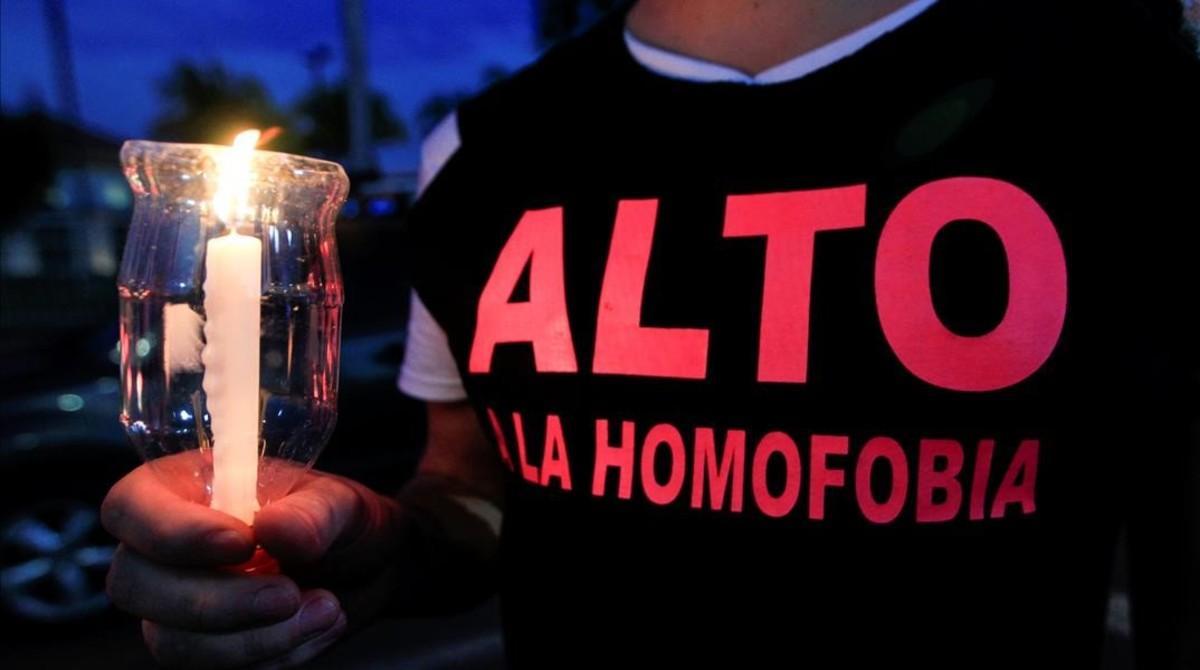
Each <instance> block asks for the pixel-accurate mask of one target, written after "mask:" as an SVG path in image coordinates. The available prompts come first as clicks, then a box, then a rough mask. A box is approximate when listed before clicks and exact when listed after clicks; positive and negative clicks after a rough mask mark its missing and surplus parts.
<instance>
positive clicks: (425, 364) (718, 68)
mask: <svg viewBox="0 0 1200 670" xmlns="http://www.w3.org/2000/svg"><path fill="white" fill-rule="evenodd" d="M934 2H936V0H914V1H913V2H910V3H908V4H907V5H905V6H903V7H901V8H900V9H897V10H896V11H894V12H892V13H891V14H888V15H887V16H884V17H883V18H881V19H879V20H877V21H875V22H873V23H870V24H868V25H866V26H864V27H862V28H860V29H858V30H856V31H854V32H852V33H849V34H847V35H844V36H842V37H839V38H838V39H836V40H834V41H832V42H829V43H828V44H826V45H825V46H822V47H818V48H816V49H813V50H812V51H809V52H807V53H803V54H800V55H799V56H796V57H795V58H792V59H789V60H787V61H785V62H783V63H780V64H779V65H776V66H773V67H771V68H768V69H766V70H764V71H762V72H759V73H758V74H756V75H750V74H746V73H744V72H741V71H739V70H735V69H734V68H731V67H728V66H725V65H719V64H717V63H712V62H709V61H704V60H700V59H697V58H693V57H691V56H684V55H682V54H679V53H675V52H672V51H667V50H665V49H660V48H659V47H655V46H651V45H649V44H646V43H645V42H642V41H641V40H639V39H638V38H637V37H635V36H634V35H633V33H631V32H629V31H628V30H626V31H625V45H626V47H627V48H628V49H629V53H630V55H632V56H633V58H634V59H635V60H636V61H637V62H638V63H640V64H641V65H642V66H644V67H645V68H646V69H648V70H651V71H652V72H655V73H657V74H661V75H663V76H666V77H671V78H674V79H685V80H688V81H696V82H705V83H708V82H738V83H743V84H750V85H755V84H759V85H761V84H775V83H779V82H784V81H791V80H794V79H799V78H801V77H803V76H805V75H808V74H810V73H812V72H814V71H816V70H819V69H821V68H823V67H825V66H827V65H829V64H830V63H833V62H835V61H838V60H841V59H842V58H845V57H847V56H849V55H851V54H853V53H855V52H856V51H858V50H859V49H862V48H863V47H864V46H866V45H867V44H870V43H871V42H873V41H874V40H876V39H878V38H879V37H881V36H883V35H885V34H887V33H889V32H891V31H893V30H895V29H896V28H898V27H900V26H901V25H903V24H905V23H907V22H908V21H909V20H911V19H912V18H914V17H916V16H917V15H918V14H920V13H921V12H923V11H925V10H926V9H928V8H929V7H930V6H932V5H933V4H934ZM461 144H462V139H461V137H460V136H459V132H458V119H457V117H456V116H455V115H454V113H453V112H452V113H450V114H449V115H448V116H447V117H446V118H445V119H443V120H442V122H441V123H439V124H438V125H437V127H435V128H434V129H433V131H432V132H431V133H430V134H429V136H428V137H427V138H426V139H425V142H424V143H423V144H422V145H421V165H420V168H419V169H418V171H417V194H418V195H420V193H421V192H422V191H424V190H425V187H426V186H427V185H428V184H429V183H430V182H431V181H433V178H434V177H435V176H436V175H437V173H438V171H439V170H441V169H442V166H443V165H445V164H446V161H448V160H450V157H451V156H452V155H454V152H455V151H457V150H458V148H459V146H460V145H461ZM410 303H411V309H410V311H409V318H408V338H407V344H406V347H405V354H404V363H403V364H402V365H401V366H400V374H399V377H398V379H397V386H399V388H400V390H401V391H403V392H404V393H406V394H408V395H410V396H413V397H414V398H417V399H420V400H425V401H428V402H452V401H456V400H464V399H466V397H467V392H466V391H465V390H464V389H463V385H462V378H461V377H460V376H459V373H458V367H457V365H456V364H455V362H454V356H453V355H452V354H451V353H450V347H449V345H448V344H447V342H446V333H445V332H444V331H443V330H442V329H441V327H440V326H438V324H437V321H435V320H434V318H433V316H432V315H431V314H430V313H429V310H427V309H426V308H425V305H423V304H422V303H421V300H420V298H418V297H417V294H416V292H415V291H414V292H413V293H412V295H411V298H410Z"/></svg>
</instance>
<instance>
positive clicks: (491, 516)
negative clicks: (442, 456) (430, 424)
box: [385, 473, 500, 615]
mask: <svg viewBox="0 0 1200 670" xmlns="http://www.w3.org/2000/svg"><path fill="white" fill-rule="evenodd" d="M397 500H398V513H399V515H400V516H399V530H398V532H399V537H400V546H399V548H398V549H399V551H398V553H397V556H396V561H395V570H394V575H393V579H394V581H393V583H392V598H391V601H390V603H389V605H388V606H387V608H386V610H385V613H388V614H393V615H424V614H445V613H450V612H455V611H460V610H462V609H466V608H468V607H471V606H473V605H475V604H478V603H479V602H481V601H483V600H485V599H486V598H487V597H489V596H490V595H491V594H492V593H493V591H494V590H495V563H496V554H497V550H498V546H499V520H500V518H499V515H500V512H499V509H498V507H497V506H496V505H495V504H494V503H493V502H491V501H489V500H488V499H487V498H484V497H481V496H478V495H476V494H475V493H474V492H472V491H467V490H464V489H463V488H462V487H460V486H456V485H455V483H454V482H453V481H448V480H447V479H445V478H443V477H439V476H437V475H434V474H430V473H418V475H417V476H416V477H414V478H413V479H412V480H411V481H410V482H409V483H408V484H406V485H405V487H404V488H403V489H402V490H401V492H400V494H399V495H398V496H397Z"/></svg>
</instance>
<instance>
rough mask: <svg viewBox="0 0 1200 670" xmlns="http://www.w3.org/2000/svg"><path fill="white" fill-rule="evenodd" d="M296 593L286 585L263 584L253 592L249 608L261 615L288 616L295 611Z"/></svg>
mask: <svg viewBox="0 0 1200 670" xmlns="http://www.w3.org/2000/svg"><path fill="white" fill-rule="evenodd" d="M296 604H297V603H296V595H295V592H294V591H293V590H292V589H289V588H287V587H286V586H278V585H272V586H264V587H263V588H261V589H259V590H257V591H255V592H254V599H253V603H252V605H251V608H252V609H253V610H254V611H255V612H258V613H259V614H261V615H263V616H290V615H291V614H292V613H294V612H295V611H296Z"/></svg>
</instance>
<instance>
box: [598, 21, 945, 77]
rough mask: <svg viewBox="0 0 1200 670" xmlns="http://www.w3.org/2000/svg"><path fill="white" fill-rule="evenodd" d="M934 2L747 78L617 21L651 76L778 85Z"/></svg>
mask: <svg viewBox="0 0 1200 670" xmlns="http://www.w3.org/2000/svg"><path fill="white" fill-rule="evenodd" d="M937 1H938V0H911V1H910V2H908V3H907V4H905V5H904V6H902V7H900V8H898V9H895V10H893V11H892V12H890V13H888V14H886V15H884V16H882V17H880V18H878V19H875V20H874V21H872V22H870V23H868V24H866V25H864V26H861V27H859V28H857V29H856V30H853V31H851V32H849V33H846V34H845V35H842V36H841V37H837V38H835V39H833V40H831V41H829V42H826V43H825V44H823V45H821V46H819V47H816V48H815V49H810V50H809V51H806V52H804V53H801V54H798V55H796V56H793V57H791V58H789V59H787V60H785V61H781V62H779V63H776V64H775V65H772V66H771V67H769V68H767V69H765V70H763V71H761V72H759V73H757V74H748V73H746V72H743V71H741V70H738V69H736V68H733V67H730V66H728V65H723V64H721V63H716V62H713V61H709V60H705V59H703V58H698V57H695V56H689V55H687V54H682V53H679V52H676V51H672V50H670V49H665V48H663V47H658V46H655V45H653V44H650V43H649V42H645V41H643V40H642V39H641V38H639V37H638V36H637V35H635V34H634V33H633V31H631V30H630V29H629V28H628V26H627V25H626V24H625V21H624V20H622V21H621V25H622V38H623V40H624V42H625V48H626V50H627V51H628V52H629V56H630V57H631V58H633V60H635V61H637V62H638V64H639V65H641V66H642V67H644V68H646V69H647V70H650V71H651V72H654V73H655V74H658V75H661V76H664V77H669V78H671V79H681V80H684V81H691V82H695V83H736V84H748V85H764V84H779V83H785V82H789V81H794V80H796V79H800V78H801V77H804V76H806V75H808V74H810V73H812V72H816V71H817V70H820V69H822V68H824V67H826V66H828V65H831V64H833V63H835V62H837V61H839V60H841V59H843V58H847V57H849V56H852V55H853V54H855V53H856V52H858V51H860V50H861V49H863V48H865V47H867V46H868V45H870V44H871V43H872V42H874V41H876V40H877V39H879V38H881V37H883V36H885V35H887V34H888V33H891V32H893V31H895V30H898V29H900V28H902V27H903V26H904V25H906V24H907V23H908V22H909V21H911V20H912V19H915V18H916V17H917V16H919V15H920V14H922V13H924V12H925V10H927V9H929V8H930V7H931V6H933V5H934V4H935V3H936V2H937Z"/></svg>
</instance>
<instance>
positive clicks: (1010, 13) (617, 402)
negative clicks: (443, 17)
mask: <svg viewBox="0 0 1200 670" xmlns="http://www.w3.org/2000/svg"><path fill="white" fill-rule="evenodd" d="M1160 6H1161V5H1154V7H1152V6H1151V4H1140V3H1134V2H1115V1H1114V2H1111V3H1096V4H1094V5H1092V4H1089V5H1086V6H1075V5H1070V4H1069V3H1058V2H1052V3H1046V2H1025V1H1022V2H1004V3H998V2H993V3H988V2H971V1H966V0H939V1H937V2H934V1H933V0H913V1H905V0H872V1H871V2H855V3H842V2H826V1H823V0H812V1H806V2H791V1H789V0H689V1H688V2H682V1H681V0H640V1H639V2H636V3H626V4H625V5H623V6H622V7H621V8H620V9H619V10H617V11H615V12H613V13H611V14H610V15H608V16H606V17H605V18H603V19H602V20H601V21H600V22H599V23H598V24H597V25H596V26H595V27H593V28H591V29H589V30H588V31H586V32H585V33H583V34H582V35H580V36H578V37H576V38H572V39H570V40H567V41H565V42H563V43H561V44H560V45H558V46H556V47H554V48H552V49H551V50H550V51H549V52H547V53H546V54H545V55H544V56H543V57H542V58H540V59H539V61H538V62H537V63H535V64H533V65H532V66H530V67H528V68H526V69H525V70H522V71H521V72H519V73H517V74H516V75H515V76H513V77H511V78H509V79H508V80H506V81H503V82H501V83H499V84H497V85H495V86H493V87H492V88H490V89H489V90H487V91H485V92H484V93H482V94H480V95H478V96H476V97H474V98H472V99H470V100H469V101H467V102H466V103H464V104H463V105H462V106H461V107H460V108H459V110H458V111H457V113H456V114H455V115H454V116H452V117H451V118H450V119H448V120H447V121H446V122H444V123H443V124H442V125H441V126H439V128H438V130H436V131H435V133H434V134H433V136H432V137H431V139H430V140H429V141H427V143H426V146H425V152H424V156H423V169H422V172H423V182H425V188H424V191H423V193H422V195H421V197H420V199H419V201H418V202H417V204H416V205H415V207H414V210H413V211H412V213H411V215H410V217H409V221H408V223H407V226H408V243H407V249H406V254H405V256H406V261H405V262H406V269H407V271H408V272H409V274H410V276H411V280H412V284H413V287H414V291H415V292H414V296H413V301H412V305H413V309H412V315H411V318H410V326H409V344H408V353H407V355H406V360H405V363H404V366H403V368H402V371H401V374H400V379H399V384H400V387H401V389H403V390H404V391H405V392H407V393H409V394H411V395H414V396H416V397H418V398H421V399H423V400H425V401H427V406H428V438H427V446H426V451H425V452H424V456H423V458H422V460H421V463H420V465H419V467H418V472H417V474H416V476H415V477H414V478H413V479H412V480H411V481H410V482H408V483H407V484H406V485H405V486H404V488H403V490H402V492H401V493H400V495H398V496H396V497H391V496H385V495H382V494H379V493H376V492H373V491H371V490H368V489H367V488H366V487H364V486H362V485H360V484H358V483H356V482H353V481H350V480H347V479H344V478H340V477H336V476H333V475H329V474H325V473H320V472H313V473H312V474H311V475H310V476H308V477H307V479H305V480H304V482H303V483H302V484H301V485H300V486H299V487H298V488H297V489H296V490H295V491H294V492H293V493H292V494H290V495H289V496H287V497H286V498H284V499H282V500H280V501H277V502H275V503H273V504H271V505H270V506H268V507H266V508H264V509H263V510H262V511H261V512H259V513H258V515H257V517H256V518H255V522H254V526H253V528H250V527H248V526H245V525H244V524H241V523H239V522H237V521H236V520H234V519H231V518H229V517H226V516H223V515H221V514H220V513H217V512H215V511H212V510H210V509H207V508H204V507H201V506H198V505H194V504H190V503H185V502H183V501H181V500H179V499H178V498H176V497H174V496H173V494H171V493H170V492H169V491H166V490H164V489H163V488H162V487H161V486H160V485H159V484H158V483H157V482H156V480H155V479H154V478H153V477H152V476H151V474H150V473H149V472H148V471H147V469H146V468H145V467H142V468H139V469H138V470H136V471H134V472H133V473H131V474H130V475H129V476H127V477H126V478H124V479H123V480H122V481H120V482H119V483H117V484H116V485H115V486H114V487H113V489H112V491H111V492H110V494H109V496H108V498H107V499H106V501H105V504H104V507H103V510H102V512H103V514H102V517H103V519H104V521H105V524H106V527H107V528H108V529H109V530H110V531H111V532H112V533H113V534H114V535H116V536H117V537H118V538H119V539H120V540H121V542H122V544H121V547H120V548H119V550H118V552H117V555H116V557H115V558H114V562H113V566H112V570H111V573H110V584H109V589H110V593H111V595H112V597H113V600H114V601H115V602H116V604H117V605H118V606H119V607H121V608H123V609H125V610H126V611H129V612H131V613H133V614H134V615H136V616H138V617H140V618H142V619H144V620H145V624H144V632H145V637H146V641H147V643H148V645H149V647H150V649H151V650H152V652H153V653H154V655H155V656H156V657H157V658H158V659H159V660H160V661H162V662H163V663H165V664H167V665H176V666H202V667H237V666H242V665H250V664H270V665H292V664H297V663H301V662H303V661H305V660H307V659H310V658H312V657H313V656H315V655H316V654H318V653H319V652H320V651H321V650H323V649H325V648H326V647H328V646H329V645H331V644H332V643H334V642H335V641H336V640H337V639H339V638H341V637H342V636H343V635H344V634H345V632H346V631H347V630H348V628H350V627H353V626H357V625H362V624H365V623H367V622H369V621H371V620H372V619H374V618H376V617H379V616H388V615H406V614H417V613H430V612H446V611H454V610H457V609H461V608H465V607H469V606H471V605H472V604H474V603H477V602H480V601H481V600H482V599H484V598H486V597H488V595H489V594H491V593H493V592H498V593H499V596H500V605H501V614H502V623H503V630H504V639H505V649H506V654H507V658H508V661H509V663H510V664H511V665H513V666H514V667H541V666H548V665H553V666H557V667H571V666H609V667H613V666H616V667H627V666H633V667H638V666H651V667H653V666H656V665H658V666H661V665H670V666H673V667H674V666H678V667H686V666H721V665H730V666H735V667H754V666H763V665H806V666H808V667H834V666H836V667H882V666H884V665H886V666H887V667H893V666H895V667H899V666H906V665H909V664H912V665H916V666H918V667H928V668H941V667H972V668H985V667H1047V668H1052V667H1072V668H1081V667H1099V664H1100V658H1101V650H1102V646H1103V638H1104V619H1105V603H1106V598H1107V593H1108V585H1109V580H1110V571H1111V569H1112V565H1113V554H1114V547H1115V546H1116V544H1117V538H1118V534H1119V532H1120V531H1121V529H1122V528H1125V529H1126V532H1127V535H1128V545H1129V553H1130V570H1131V574H1130V582H1131V589H1132V598H1133V600H1132V608H1133V609H1132V614H1133V620H1134V641H1135V643H1136V645H1137V647H1136V653H1137V661H1138V664H1139V667H1146V668H1167V667H1179V668H1182V667H1191V665H1194V664H1195V663H1197V659H1198V658H1200V656H1197V639H1196V637H1197V636H1196V635H1195V631H1197V630H1200V618H1198V603H1200V598H1198V597H1197V595H1198V589H1200V579H1198V577H1200V570H1198V562H1200V559H1198V554H1197V544H1198V543H1197V538H1198V537H1200V534H1198V533H1197V523H1198V520H1197V519H1198V508H1200V504H1198V503H1200V500H1198V497H1197V486H1196V482H1197V461H1196V452H1195V444H1196V438H1195V432H1194V431H1195V420H1196V407H1197V406H1198V405H1197V399H1198V398H1197V388H1196V386H1197V380H1198V378H1200V376H1198V375H1197V374H1196V371H1197V369H1198V368H1197V365H1196V351H1195V350H1196V346H1195V345H1196V341H1197V340H1196V335H1197V333H1196V329H1195V325H1194V323H1195V320H1194V319H1193V317H1194V316H1195V314H1194V310H1195V307H1196V304H1197V303H1196V288H1197V286H1200V283H1198V282H1197V279H1198V278H1197V276H1196V275H1197V271H1196V263H1195V250H1196V248H1197V245H1196V242H1197V227H1198V223H1200V222H1198V218H1197V216H1196V215H1197V214H1198V213H1200V212H1198V208H1197V201H1196V199H1195V179H1196V169H1195V159H1196V156H1197V155H1200V154H1198V153H1197V151H1198V149H1200V143H1198V140H1197V135H1198V134H1197V133H1196V132H1195V131H1196V127H1195V120H1196V119H1197V118H1200V113H1198V112H1200V109H1198V108H1197V105H1196V101H1195V97H1196V96H1195V93H1196V91H1197V87H1196V85H1197V84H1200V75H1198V74H1197V72H1198V67H1197V64H1196V62H1195V59H1194V51H1193V50H1192V47H1191V45H1189V44H1188V43H1187V41H1186V39H1184V38H1183V37H1182V36H1181V34H1179V33H1177V32H1175V31H1173V30H1169V29H1166V28H1164V23H1163V22H1162V21H1159V20H1158V19H1157V18H1156V16H1157V14H1156V12H1155V11H1152V9H1153V8H1157V7H1160ZM1171 15H1172V16H1174V17H1176V18H1177V17H1178V12H1174V13H1173V14H1171ZM256 542H258V543H261V544H262V546H264V547H265V548H266V549H267V550H268V551H269V552H270V553H271V554H272V555H274V556H276V557H277V558H278V559H279V560H280V562H281V563H282V565H283V574H281V575H276V576H261V575H259V576H243V575H235V574H231V573H229V572H228V571H222V570H220V569H219V566H222V565H227V564H233V563H237V562H239V561H242V560H245V559H246V558H248V557H249V556H250V554H251V552H252V551H253V548H254V545H255V543H256Z"/></svg>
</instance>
